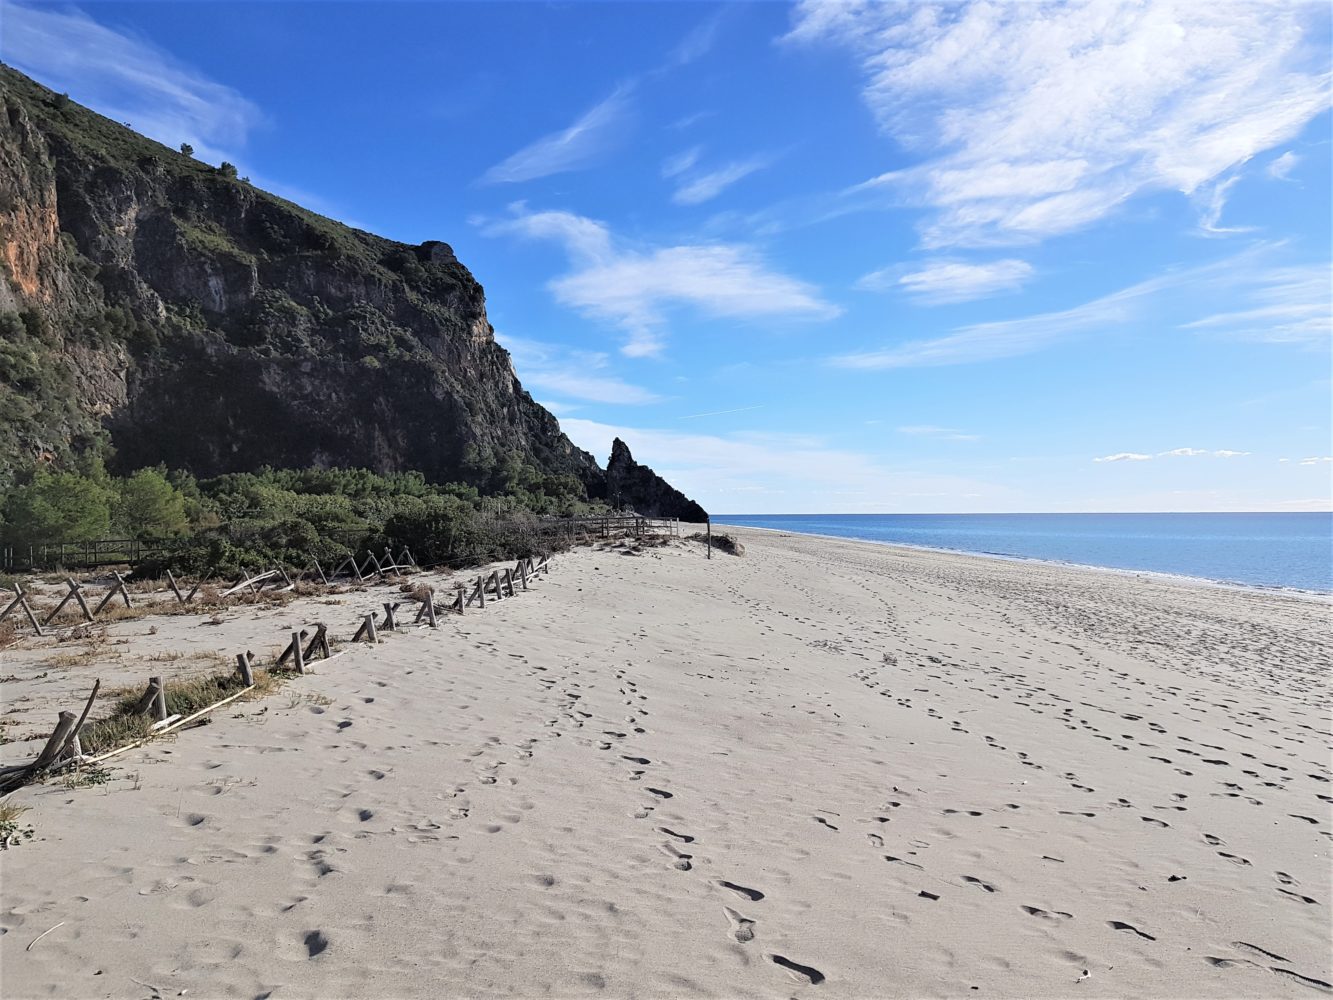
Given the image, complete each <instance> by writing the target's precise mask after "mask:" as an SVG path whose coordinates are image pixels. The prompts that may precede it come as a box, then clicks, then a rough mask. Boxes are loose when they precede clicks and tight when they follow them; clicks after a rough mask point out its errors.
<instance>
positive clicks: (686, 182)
mask: <svg viewBox="0 0 1333 1000" xmlns="http://www.w3.org/2000/svg"><path fill="white" fill-rule="evenodd" d="M769 162H770V161H769V159H768V157H765V156H754V157H751V158H750V159H748V160H733V161H732V162H731V163H726V164H723V165H722V166H720V167H718V168H716V169H714V170H705V171H690V172H687V173H686V174H685V176H684V177H683V178H682V183H681V184H680V186H679V187H677V188H676V193H675V194H673V195H672V196H671V200H672V201H674V202H675V203H676V204H677V205H702V204H703V203H704V202H706V201H712V200H713V199H714V198H716V197H717V196H718V195H720V194H721V193H722V192H723V191H725V190H726V189H727V188H729V187H731V186H732V185H733V184H735V183H736V182H737V181H741V180H744V179H745V178H746V177H749V176H750V175H751V174H753V173H754V172H756V171H758V170H763V169H764V168H765V167H767V166H768V165H769Z"/></svg>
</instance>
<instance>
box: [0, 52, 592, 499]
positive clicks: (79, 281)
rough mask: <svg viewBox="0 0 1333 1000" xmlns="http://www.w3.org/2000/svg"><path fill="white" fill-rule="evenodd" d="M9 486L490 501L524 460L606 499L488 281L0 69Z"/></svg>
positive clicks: (425, 249)
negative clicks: (249, 477)
mask: <svg viewBox="0 0 1333 1000" xmlns="http://www.w3.org/2000/svg"><path fill="white" fill-rule="evenodd" d="M0 109H2V110H3V116H2V117H0V262H2V266H3V270H4V271H5V277H6V279H7V280H5V281H2V282H0V486H3V484H4V482H5V481H6V480H7V479H8V478H9V477H10V476H12V474H13V472H14V470H15V469H18V468H23V467H25V466H28V465H31V464H32V463H33V462H45V463H49V464H52V465H57V466H59V465H61V464H65V463H68V462H69V461H71V460H72V459H73V458H74V457H76V456H77V455H79V454H80V453H85V452H88V451H100V452H102V453H103V454H104V455H106V456H107V458H108V461H109V462H110V464H111V465H112V467H113V468H115V467H120V468H126V469H128V468H135V467H138V466H142V465H146V464H153V463H157V462H165V463H166V464H167V465H168V466H172V467H180V468H185V469H189V470H191V471H193V472H195V473H196V474H199V475H201V476H209V475H215V474H218V473H223V472H232V471H245V470H251V469H254V468H256V467H259V466H262V465H272V466H278V467H298V466H310V465H315V466H354V467H365V468H370V469H373V470H376V471H379V472H387V471H397V470H405V469H416V470H419V471H421V472H423V473H424V474H425V475H426V476H427V477H428V478H430V479H432V480H436V481H447V480H458V479H471V480H473V481H477V480H478V479H479V478H480V477H481V476H482V475H483V474H484V472H485V470H486V469H487V468H495V467H500V466H502V465H503V464H504V463H505V462H509V463H511V464H512V463H513V461H514V460H515V459H516V458H517V459H519V460H521V461H522V462H524V463H527V464H529V465H531V466H534V467H536V468H537V469H538V470H540V471H542V472H544V473H551V474H558V473H572V474H574V475H576V476H578V477H579V478H580V479H581V480H583V481H584V482H585V483H586V484H587V485H588V488H589V492H590V493H591V494H592V495H593V496H605V495H606V479H605V474H604V473H603V472H602V470H601V469H600V468H599V467H598V465H597V463H596V462H595V461H594V459H593V457H592V456H591V455H589V454H588V453H586V452H584V451H581V450H579V449H578V448H576V447H575V446H574V445H573V444H572V443H571V442H570V441H569V439H568V438H566V437H565V435H564V434H563V433H561V430H560V427H559V424H558V423H557V421H556V419H555V418H554V417H553V416H552V415H551V414H550V413H548V412H547V411H546V410H544V409H543V408H542V407H540V406H539V405H537V404H536V403H535V402H534V401H533V400H532V398H531V397H530V396H529V395H528V393H527V392H526V391H524V389H523V387H522V386H521V385H520V384H519V380H518V378H517V376H516V375H515V373H514V370H513V367H512V366H511V363H510V359H509V355H508V353H507V352H506V351H505V350H504V349H503V348H501V347H500V346H499V345H498V344H497V343H496V342H495V340H494V337H493V335H492V329H491V326H490V324H489V323H488V322H487V320H486V308H485V299H484V295H483V292H482V288H481V285H480V284H478V283H477V281H476V280H475V279H474V278H473V276H472V275H471V273H469V271H468V270H467V268H465V267H464V266H463V265H462V264H461V263H459V261H458V260H457V259H456V258H455V256H454V254H453V251H452V250H451V249H450V247H449V246H448V245H447V244H444V243H438V242H428V243H424V244H422V245H420V246H408V245H404V244H401V243H395V242H393V241H391V240H386V239H381V238H379V237H377V236H373V235H371V234H369V233H364V232H360V231H358V230H354V229H351V228H348V227H346V226H343V225H340V224H338V223H336V222H333V221H331V220H329V219H326V218H323V217H321V216H318V215H315V214H313V213H311V212H308V211H306V210H304V209H302V208H300V207H299V206H297V205H293V204H291V203H289V202H286V201H284V200H282V199H280V198H277V197H274V196H273V195H270V194H267V193H266V192H263V191H260V190H258V189H257V188H255V187H254V186H252V185H251V184H250V183H248V182H247V181H246V180H245V179H244V178H237V177H236V176H235V170H234V169H231V170H228V169H227V167H226V165H223V167H221V168H214V167H212V166H209V165H207V164H204V163H200V162H198V161H196V160H194V159H193V158H192V157H190V156H188V155H185V154H184V153H181V152H178V151H176V150H172V149H168V148H167V147H165V146H162V145H160V144H158V143H156V142H153V141H151V140H149V139H146V138H144V137H143V136H141V135H138V134H137V133H135V132H133V131H131V130H130V129H128V128H126V127H124V126H122V125H119V124H117V123H115V122H112V121H110V120H108V119H106V118H103V117H102V116H100V115H97V114H95V113H93V112H92V111H89V110H88V109H86V108H83V107H80V106H79V105H77V104H75V103H74V102H72V101H70V100H69V99H68V98H66V97H64V96H62V95H58V94H55V93H53V92H51V91H49V90H47V89H46V88H44V87H42V86H40V85H39V84H37V83H35V82H34V81H32V80H30V79H28V78H27V77H25V76H23V75H22V74H20V73H18V72H16V71H14V70H13V69H10V68H8V67H3V66H0Z"/></svg>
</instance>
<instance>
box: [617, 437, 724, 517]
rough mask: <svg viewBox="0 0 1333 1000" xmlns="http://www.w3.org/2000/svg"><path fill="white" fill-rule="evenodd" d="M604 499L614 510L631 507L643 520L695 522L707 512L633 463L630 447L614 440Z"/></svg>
mask: <svg viewBox="0 0 1333 1000" xmlns="http://www.w3.org/2000/svg"><path fill="white" fill-rule="evenodd" d="M606 496H607V499H608V500H609V501H610V502H611V503H612V504H613V505H614V506H616V507H630V508H633V509H634V510H635V511H636V512H637V513H639V514H643V515H644V516H646V517H678V518H680V519H681V520H682V521H691V522H695V523H698V522H700V521H706V520H708V514H707V512H706V511H705V510H704V509H703V508H702V507H700V506H699V505H698V504H697V503H695V502H694V501H693V500H691V499H690V498H689V497H687V496H685V494H683V493H681V492H680V491H679V490H677V489H675V488H673V487H672V486H671V484H670V483H668V482H667V481H666V480H665V479H663V478H662V477H661V476H659V475H658V474H657V473H655V472H654V471H653V470H652V469H650V468H648V467H647V466H646V465H640V464H639V463H638V462H636V461H634V456H633V455H631V454H630V451H629V445H627V444H625V442H624V441H622V440H620V438H616V439H615V442H614V443H613V444H612V445H611V460H610V461H609V462H607V463H606Z"/></svg>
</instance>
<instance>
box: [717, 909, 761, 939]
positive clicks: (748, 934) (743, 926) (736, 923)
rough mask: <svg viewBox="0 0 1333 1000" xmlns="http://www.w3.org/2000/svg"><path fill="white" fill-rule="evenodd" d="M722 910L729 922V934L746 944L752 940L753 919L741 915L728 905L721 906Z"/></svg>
mask: <svg viewBox="0 0 1333 1000" xmlns="http://www.w3.org/2000/svg"><path fill="white" fill-rule="evenodd" d="M722 912H723V913H725V914H726V916H727V920H728V922H729V923H730V924H731V934H732V937H734V938H735V939H736V940H737V941H739V942H740V943H741V944H748V943H749V942H751V941H753V940H754V921H753V920H750V919H749V918H748V917H743V916H741V915H740V914H739V913H737V912H736V911H735V910H733V909H732V908H731V907H730V906H724V907H722Z"/></svg>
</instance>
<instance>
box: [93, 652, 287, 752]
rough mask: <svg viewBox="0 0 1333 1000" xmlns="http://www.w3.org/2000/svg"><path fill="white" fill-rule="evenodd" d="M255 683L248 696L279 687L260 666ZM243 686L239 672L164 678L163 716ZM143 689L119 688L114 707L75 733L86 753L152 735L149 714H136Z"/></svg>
mask: <svg viewBox="0 0 1333 1000" xmlns="http://www.w3.org/2000/svg"><path fill="white" fill-rule="evenodd" d="M254 675H255V686H254V689H253V690H252V691H251V692H249V696H250V697H252V698H261V697H263V696H265V695H268V694H272V693H273V692H274V691H276V690H277V689H278V687H279V686H281V683H282V680H281V678H280V677H279V676H277V675H275V674H274V673H273V672H272V671H269V670H264V669H262V668H260V669H257V670H255V672H254ZM244 687H245V685H244V683H243V682H242V681H241V677H240V674H237V673H218V674H209V675H208V676H205V677H191V678H185V679H182V680H176V681H168V682H167V685H166V699H167V715H169V716H171V715H180V716H187V715H193V714H194V713H195V712H198V711H199V710H200V709H204V708H208V707H209V706H210V705H214V704H216V703H217V702H219V701H221V700H222V699H224V698H230V697H231V696H232V695H234V694H237V693H238V692H240V691H241V690H243V689H244ZM142 695H143V691H141V690H135V689H132V688H128V689H127V688H122V689H120V690H119V691H116V692H114V693H113V696H114V697H116V698H117V701H116V706H115V709H114V710H113V711H112V713H111V714H110V715H108V716H106V717H105V718H101V719H94V720H93V721H92V722H90V723H88V724H87V725H86V726H84V727H83V729H82V731H81V732H80V733H79V744H80V746H81V747H82V748H83V752H84V753H85V754H88V755H89V756H94V757H95V756H97V755H99V754H104V753H108V752H110V751H112V750H116V749H118V748H120V747H123V746H125V745H126V744H129V743H134V742H136V741H138V740H142V739H146V738H147V737H149V736H150V735H152V728H153V722H154V720H153V719H152V717H151V716H148V715H143V714H136V713H135V712H134V709H135V708H136V707H137V706H138V702H139V699H140V697H141V696H142Z"/></svg>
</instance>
